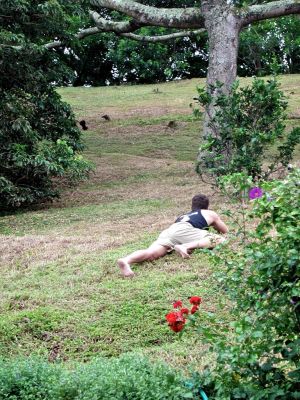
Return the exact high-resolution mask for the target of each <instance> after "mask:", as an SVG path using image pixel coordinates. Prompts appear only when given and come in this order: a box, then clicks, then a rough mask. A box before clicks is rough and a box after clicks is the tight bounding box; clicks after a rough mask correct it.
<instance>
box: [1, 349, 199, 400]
mask: <svg viewBox="0 0 300 400" xmlns="http://www.w3.org/2000/svg"><path fill="white" fill-rule="evenodd" d="M0 398H1V399H7V400H19V399H20V400H31V399H36V400H39V399H40V400H93V399H101V400H111V399H115V400H126V399H140V400H142V399H145V400H146V399H147V400H157V399H161V400H164V399H165V400H167V399H168V400H176V399H183V398H193V396H192V394H191V392H190V390H189V389H187V388H186V387H185V386H184V382H183V379H182V377H180V375H179V374H177V373H175V372H174V371H173V370H172V369H171V368H169V367H168V366H166V365H164V364H154V363H151V362H150V361H148V360H147V359H145V358H142V357H140V356H137V355H136V356H134V355H131V356H129V355H125V356H122V357H121V358H119V359H96V360H94V361H93V362H91V363H89V364H86V365H78V367H77V368H76V369H74V370H67V369H65V368H63V367H62V366H61V365H53V364H52V365H51V364H49V363H46V362H44V361H41V360H34V359H27V360H17V361H13V362H8V361H2V362H1V363H0Z"/></svg>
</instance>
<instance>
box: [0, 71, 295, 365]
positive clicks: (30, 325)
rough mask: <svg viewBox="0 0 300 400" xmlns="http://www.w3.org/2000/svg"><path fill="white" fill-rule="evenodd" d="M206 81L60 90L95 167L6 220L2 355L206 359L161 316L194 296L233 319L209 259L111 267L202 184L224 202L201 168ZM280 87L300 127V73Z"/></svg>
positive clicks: (0, 227) (0, 222) (0, 273)
mask: <svg viewBox="0 0 300 400" xmlns="http://www.w3.org/2000/svg"><path fill="white" fill-rule="evenodd" d="M248 81H249V80H243V81H242V82H243V83H244V82H248ZM199 82H200V83H201V84H203V83H204V82H203V80H202V81H199V80H190V81H183V82H172V83H166V84H161V85H144V86H120V87H104V88H64V89H60V90H59V92H60V93H61V95H62V96H63V98H64V99H65V100H66V101H68V102H69V103H71V104H72V106H73V107H74V111H75V113H76V116H77V119H78V120H80V119H85V120H86V122H87V125H88V127H89V130H88V131H86V132H84V141H85V143H86V145H87V148H86V151H85V156H86V157H87V158H89V159H90V160H92V161H93V162H94V163H95V172H94V174H93V175H92V176H91V179H90V180H88V181H86V182H83V183H82V184H81V185H80V186H79V187H78V188H66V189H65V191H64V193H63V195H62V197H61V199H60V200H59V201H57V202H55V203H53V204H49V205H45V206H44V207H40V208H38V209H35V210H30V211H27V212H18V213H16V214H14V215H6V216H3V217H1V219H0V233H1V236H0V279H1V291H0V312H1V316H0V355H1V356H5V357H6V356H8V357H12V356H16V355H20V354H22V355H29V354H39V355H42V356H44V357H49V358H50V359H58V360H66V361H73V360H89V359H91V358H92V357H95V356H96V355H97V356H98V355H104V356H113V355H119V354H121V353H124V352H129V351H132V350H134V351H141V352H143V353H144V354H148V355H150V356H151V357H152V358H153V359H158V358H164V359H165V360H167V361H168V362H170V363H171V364H172V365H174V366H187V365H191V364H192V363H195V364H196V365H197V366H201V365H203V364H204V363H205V362H207V361H208V360H207V356H206V355H205V354H204V350H205V349H204V348H203V346H202V345H201V341H200V340H198V341H197V342H196V341H195V338H194V337H191V336H190V335H186V336H184V337H183V339H181V340H179V339H178V337H177V336H176V335H175V334H174V333H171V332H170V331H169V329H168V327H167V325H166V323H165V321H164V315H165V314H166V312H167V311H169V310H170V308H171V303H172V301H173V300H175V299H178V298H181V299H187V298H188V297H189V296H191V295H200V296H202V297H203V308H205V309H206V310H210V311H212V312H217V313H220V314H222V315H223V316H224V317H226V318H227V317H228V315H227V314H228V311H227V310H226V309H224V307H220V306H219V296H220V290H219V288H218V287H217V285H216V283H215V282H214V280H213V279H212V275H211V266H210V265H209V262H208V258H207V256H206V255H205V254H204V253H203V252H201V251H197V252H195V253H194V254H193V257H192V258H191V259H189V260H182V259H180V258H179V257H178V256H177V255H176V254H170V255H168V256H166V257H165V258H163V259H161V260H158V261H155V262H153V263H144V264H143V265H139V266H134V267H133V269H134V271H135V272H136V275H135V277H134V278H133V279H130V280H128V279H127V280H126V279H123V278H122V277H121V275H120V272H119V270H118V267H117V266H116V259H117V258H118V257H120V256H122V255H125V254H127V253H128V252H131V251H133V250H135V249H138V248H143V247H145V246H148V245H149V244H150V243H151V242H152V241H153V240H154V239H155V238H156V236H157V234H158V233H159V231H160V230H161V229H163V228H165V227H167V226H168V225H169V224H170V223H171V222H173V221H174V218H175V217H176V216H177V215H179V214H180V213H182V212H184V211H186V210H188V209H189V208H190V199H191V197H192V196H193V195H194V194H195V193H199V192H204V193H206V194H208V195H209V196H211V207H212V208H213V209H215V210H216V211H219V212H220V213H222V210H225V209H226V208H227V205H226V204H225V203H224V200H223V199H220V198H219V197H218V196H217V195H216V194H215V193H213V191H212V189H211V188H210V187H207V186H205V185H204V184H203V183H202V182H201V181H200V180H199V178H198V177H197V175H196V173H195V172H194V163H195V159H196V155H197V150H198V147H199V143H200V136H201V123H200V122H199V121H196V120H195V119H194V118H193V116H192V113H191V107H190V104H191V103H193V97H194V96H195V94H196V90H195V87H196V85H197V84H199ZM282 87H283V89H284V90H285V92H286V93H287V94H288V95H289V96H290V109H289V113H290V115H291V117H293V119H291V120H290V124H291V125H294V124H295V123H296V122H297V119H295V118H294V117H299V116H300V109H299V98H300V76H299V75H294V76H287V77H284V78H283V79H282ZM103 115H109V117H110V121H106V120H105V119H103V118H101V117H102V116H103ZM170 121H174V123H172V124H171V125H172V126H173V125H174V126H173V127H171V128H170V127H169V126H168V125H169V122H170Z"/></svg>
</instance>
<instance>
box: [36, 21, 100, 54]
mask: <svg viewBox="0 0 300 400" xmlns="http://www.w3.org/2000/svg"><path fill="white" fill-rule="evenodd" d="M96 33H101V31H100V29H99V28H98V27H96V26H94V27H93V28H86V29H82V30H81V31H79V32H78V33H76V35H74V37H75V38H76V39H84V38H85V37H86V36H90V35H95V34H96ZM63 45H64V43H63V42H62V41H61V40H54V41H53V42H50V43H46V44H45V45H44V47H45V49H47V50H50V49H55V48H56V47H61V46H63Z"/></svg>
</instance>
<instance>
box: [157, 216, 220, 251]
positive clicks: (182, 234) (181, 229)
mask: <svg viewBox="0 0 300 400" xmlns="http://www.w3.org/2000/svg"><path fill="white" fill-rule="evenodd" d="M205 237H209V238H210V239H211V241H212V243H213V242H214V240H216V239H218V238H219V237H220V236H219V235H215V234H214V233H210V232H208V231H207V230H204V229H198V228H194V227H193V226H192V225H191V224H190V223H189V222H177V223H176V224H173V225H171V226H170V227H169V228H168V229H165V230H164V231H162V232H161V234H160V235H159V237H158V239H157V240H156V241H155V242H154V243H155V244H158V245H161V246H164V247H170V248H171V249H173V248H174V246H176V245H177V244H184V243H190V242H194V241H196V240H201V239H203V238H205Z"/></svg>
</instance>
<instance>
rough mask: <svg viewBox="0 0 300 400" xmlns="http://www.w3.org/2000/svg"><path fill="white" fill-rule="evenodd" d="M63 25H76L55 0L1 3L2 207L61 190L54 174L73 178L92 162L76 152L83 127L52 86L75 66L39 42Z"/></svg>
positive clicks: (33, 200)
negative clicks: (69, 20)
mask: <svg viewBox="0 0 300 400" xmlns="http://www.w3.org/2000/svg"><path fill="white" fill-rule="evenodd" d="M67 3H69V2H67ZM67 5H68V4H66V6H67ZM62 26H63V27H66V29H71V27H70V23H68V18H67V14H66V13H65V10H63V8H62V7H61V6H60V4H59V3H58V2H56V1H51V2H45V1H44V2H40V1H39V2H37V1H22V2H20V1H6V2H5V3H1V31H0V39H1V40H0V42H1V43H2V45H1V46H0V208H1V210H5V209H14V208H16V207H19V206H24V205H28V204H33V203H37V202H40V201H42V200H48V199H51V198H53V197H55V196H57V195H58V190H57V188H56V185H54V181H53V178H54V177H65V178H69V180H70V181H74V180H75V179H77V178H81V177H83V176H85V175H86V173H87V171H88V170H89V168H90V167H89V165H88V164H87V163H86V162H84V161H83V160H82V159H81V157H80V156H78V155H76V151H78V150H81V149H82V143H81V138H80V136H81V133H80V130H79V129H78V128H77V127H76V121H75V119H74V115H73V113H72V111H71V109H70V107H69V106H68V105H67V104H66V103H64V102H62V101H61V99H60V96H59V95H58V94H57V93H56V91H55V90H54V86H53V85H54V83H56V84H57V83H61V82H63V81H65V80H66V79H68V74H69V73H70V71H67V70H66V68H65V67H64V66H62V65H61V64H60V63H59V62H58V59H57V57H56V55H55V53H52V52H49V51H47V50H46V49H42V48H41V47H40V46H37V44H39V43H40V42H41V41H42V40H45V39H47V38H50V37H53V35H56V34H57V32H58V31H59V32H61V31H62ZM11 45H14V46H15V47H12V46H11ZM20 45H22V50H21V51H20V49H19V48H18V46H20Z"/></svg>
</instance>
